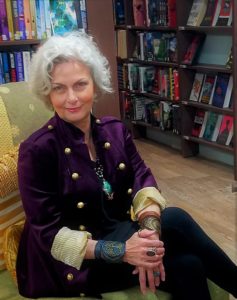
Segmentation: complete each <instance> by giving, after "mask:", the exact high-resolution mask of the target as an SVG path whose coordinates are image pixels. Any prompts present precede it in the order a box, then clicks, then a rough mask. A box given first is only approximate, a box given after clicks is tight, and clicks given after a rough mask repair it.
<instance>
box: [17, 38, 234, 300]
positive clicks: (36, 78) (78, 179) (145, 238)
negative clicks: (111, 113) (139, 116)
mask: <svg viewBox="0 0 237 300" xmlns="http://www.w3.org/2000/svg"><path fill="white" fill-rule="evenodd" d="M31 87H32V91H33V92H34V93H35V94H36V95H37V96H38V97H39V98H40V99H41V100H43V101H44V102H45V104H47V105H48V106H49V107H52V108H53V109H54V110H55V116H54V117H53V118H52V119H50V120H49V122H48V123H47V124H46V125H45V126H43V127H42V128H41V129H39V130H38V131H36V132H35V133H34V134H33V135H31V136H30V137H29V138H28V139H27V140H26V141H24V142H23V143H22V144H21V146H20V151H19V163H18V172H19V187H20V191H21V195H22V201H23V206H24V209H25V213H26V223H25V227H24V231H23V234H22V237H21V242H20V246H19V252H18V259H17V278H18V287H19V291H20V293H21V294H22V295H24V296H27V297H45V296H61V297H62V296H67V297H70V296H79V295H81V294H83V295H84V294H85V295H90V296H96V297H99V296H100V294H101V293H103V292H108V291H114V290H119V289H123V288H127V287H131V286H134V285H137V284H140V288H141V292H142V293H145V292H146V290H147V288H150V289H151V290H152V291H155V289H156V288H157V287H158V286H160V288H162V289H165V290H168V291H169V292H171V293H172V294H173V296H174V299H182V300H185V299H189V300H190V299H193V300H195V299H202V300H206V299H210V295H209V291H208V287H207V281H206V279H207V277H208V278H210V279H211V280H213V281H214V282H216V283H217V284H218V285H220V286H221V287H222V288H224V289H226V290H227V291H229V292H230V293H232V294H233V295H235V296H237V288H236V286H235V281H236V278H237V267H236V266H235V265H234V264H233V262H231V260H230V259H229V258H228V257H227V256H226V255H225V254H224V253H223V252H222V251H221V250H220V249H219V248H218V247H217V245H216V244H214V242H213V241H212V240H210V239H209V238H208V237H207V235H206V234H205V233H204V232H203V231H202V230H201V228H200V227H199V226H198V225H197V224H196V223H195V222H194V220H193V219H192V218H191V217H190V216H189V215H188V214H187V213H186V212H184V211H182V210H181V209H178V208H165V207H166V204H165V199H164V198H163V197H162V196H161V194H160V191H159V189H158V187H157V184H156V182H155V179H154V177H153V175H152V174H151V171H150V169H148V168H147V167H146V165H145V164H144V162H143V160H142V159H141V157H140V156H139V154H138V152H137V150H136V148H135V145H134V143H133V141H132V138H131V135H130V133H129V132H128V130H127V129H126V128H125V127H124V125H123V124H122V123H121V122H120V121H119V120H117V119H115V118H113V117H103V118H101V119H96V118H95V117H94V116H93V115H92V114H91V111H92V108H93V102H94V101H95V99H96V97H97V96H98V95H100V96H102V94H103V93H106V92H107V93H110V92H111V83H110V72H109V66H108V62H107V60H106V58H105V57H104V56H103V55H102V54H101V53H100V51H99V49H98V48H97V46H96V44H95V43H94V42H93V40H92V38H91V37H89V36H88V35H86V34H82V33H72V34H69V35H67V36H64V37H56V36H54V37H51V38H50V39H49V40H48V41H47V42H45V44H44V45H42V46H41V47H40V48H39V50H38V52H37V53H36V54H35V55H34V57H33V60H32V68H31ZM130 212H131V213H130ZM160 224H162V237H161V226H160ZM117 278H120V280H119V281H118V280H117Z"/></svg>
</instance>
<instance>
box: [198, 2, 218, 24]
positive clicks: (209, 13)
mask: <svg viewBox="0 0 237 300" xmlns="http://www.w3.org/2000/svg"><path fill="white" fill-rule="evenodd" d="M217 2H218V0H208V4H207V10H206V13H205V16H204V18H203V20H202V22H201V24H200V26H212V22H213V18H214V13H215V9H216V5H217Z"/></svg>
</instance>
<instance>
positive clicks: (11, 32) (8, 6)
mask: <svg viewBox="0 0 237 300" xmlns="http://www.w3.org/2000/svg"><path fill="white" fill-rule="evenodd" d="M6 11H7V22H8V31H9V39H10V40H14V26H13V14H12V4H11V0H6Z"/></svg>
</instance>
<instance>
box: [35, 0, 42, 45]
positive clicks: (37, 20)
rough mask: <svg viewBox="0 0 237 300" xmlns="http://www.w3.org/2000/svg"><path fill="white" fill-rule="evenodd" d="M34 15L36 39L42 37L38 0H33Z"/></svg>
mask: <svg viewBox="0 0 237 300" xmlns="http://www.w3.org/2000/svg"><path fill="white" fill-rule="evenodd" d="M35 16H36V19H35V21H36V33H37V39H39V40H41V39H42V25H41V17H40V0H35Z"/></svg>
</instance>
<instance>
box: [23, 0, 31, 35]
mask: <svg viewBox="0 0 237 300" xmlns="http://www.w3.org/2000/svg"><path fill="white" fill-rule="evenodd" d="M23 6H24V22H25V34H26V39H32V27H31V11H30V1H29V0H23Z"/></svg>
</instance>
